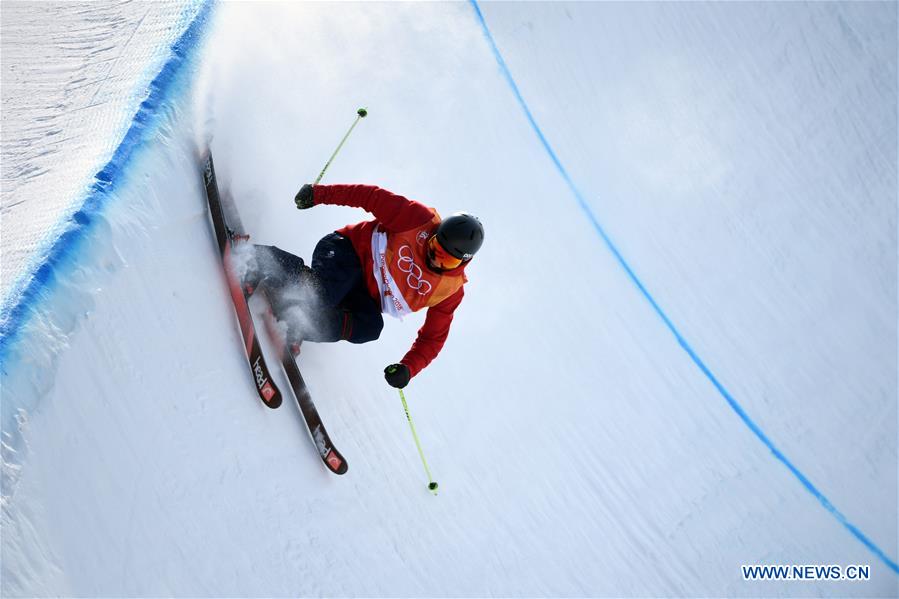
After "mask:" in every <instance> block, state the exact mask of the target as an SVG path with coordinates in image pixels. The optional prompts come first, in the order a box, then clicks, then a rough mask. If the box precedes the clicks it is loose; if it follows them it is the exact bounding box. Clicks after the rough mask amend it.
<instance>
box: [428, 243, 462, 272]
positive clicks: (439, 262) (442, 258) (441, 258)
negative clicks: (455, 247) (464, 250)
mask: <svg viewBox="0 0 899 599" xmlns="http://www.w3.org/2000/svg"><path fill="white" fill-rule="evenodd" d="M428 260H430V261H431V265H432V266H435V267H437V268H439V269H440V270H452V269H454V268H456V267H457V266H459V265H460V264H462V258H456V257H455V256H453V255H452V254H450V253H449V252H447V251H446V250H445V249H443V246H442V245H440V242H438V241H437V236H436V235H431V238H430V239H429V240H428Z"/></svg>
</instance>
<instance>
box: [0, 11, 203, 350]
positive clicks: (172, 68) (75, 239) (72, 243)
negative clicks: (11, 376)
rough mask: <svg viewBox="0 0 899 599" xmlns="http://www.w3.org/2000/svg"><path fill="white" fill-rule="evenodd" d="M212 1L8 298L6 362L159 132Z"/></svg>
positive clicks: (0, 336)
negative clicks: (138, 154)
mask: <svg viewBox="0 0 899 599" xmlns="http://www.w3.org/2000/svg"><path fill="white" fill-rule="evenodd" d="M212 6H213V3H212V1H211V0H205V1H204V2H203V4H202V5H201V7H200V9H199V11H198V13H197V14H196V16H195V17H194V19H193V21H191V23H190V24H189V25H188V27H187V29H186V30H185V31H184V32H183V33H182V34H181V36H180V37H179V38H178V39H177V40H176V41H175V42H174V44H172V47H171V56H170V57H169V59H168V60H167V61H166V62H165V64H164V65H163V67H162V69H161V70H160V71H159V73H158V74H157V75H156V77H155V78H154V79H153V80H152V81H151V83H150V85H149V93H148V95H147V97H146V99H145V100H144V101H143V102H142V103H141V104H140V107H139V109H138V110H137V113H136V114H135V115H134V118H133V119H132V122H131V125H130V127H129V128H128V130H127V132H126V133H125V135H124V137H123V139H122V141H121V142H120V143H119V145H118V147H117V148H116V149H115V151H114V153H113V155H112V158H111V159H110V160H109V162H108V163H107V164H106V165H105V166H104V167H103V168H101V169H100V171H99V172H97V174H96V175H95V176H94V182H93V184H92V185H91V187H90V189H89V190H88V191H87V195H86V197H85V199H84V202H83V203H82V205H81V207H80V208H79V209H78V210H77V211H76V212H75V213H74V214H73V215H72V216H71V218H70V219H69V221H68V222H67V223H66V224H65V225H64V228H63V229H62V231H61V233H60V234H59V236H58V237H57V238H56V240H55V241H53V243H52V246H51V247H50V249H49V250H48V252H47V254H46V257H45V258H44V259H43V260H42V262H41V263H40V265H39V266H37V268H36V269H35V271H34V274H33V276H31V278H30V280H29V281H28V282H27V284H25V286H24V288H23V289H22V291H21V293H15V294H11V295H10V297H8V298H7V300H6V301H7V302H8V304H7V305H4V306H3V311H2V313H0V361H4V362H6V360H7V358H8V354H9V350H10V347H11V346H12V345H13V344H14V343H15V341H16V339H17V338H18V337H19V334H20V332H21V330H22V327H23V326H24V325H25V324H26V323H27V321H28V319H29V318H30V317H31V316H32V315H33V314H34V312H35V310H36V307H37V305H38V304H39V303H40V301H41V298H42V297H44V296H45V294H46V292H47V291H48V290H49V289H50V288H51V287H52V285H53V282H54V280H55V278H56V276H57V274H59V272H60V268H64V266H65V265H67V264H69V263H70V262H71V261H72V260H73V259H74V257H75V256H76V255H77V253H78V249H79V247H80V246H81V244H82V242H83V241H84V239H85V238H86V237H87V236H88V235H89V234H90V232H91V231H92V229H93V227H94V225H95V223H96V222H97V217H98V216H99V215H101V214H102V212H103V210H104V209H105V207H106V205H107V204H108V202H109V201H110V198H111V197H112V194H113V193H114V192H115V190H116V188H117V187H118V185H119V183H120V180H121V174H122V173H123V171H124V170H125V169H126V168H127V167H128V164H129V163H130V161H131V159H132V157H133V156H134V153H135V151H136V150H137V149H138V148H139V147H140V146H141V144H142V143H143V142H144V141H145V140H147V139H149V138H150V136H151V135H152V134H153V131H154V128H155V126H156V124H157V121H158V113H159V108H160V107H161V106H162V105H163V103H164V102H165V101H166V100H167V98H168V96H169V92H170V90H171V87H172V83H173V81H174V80H175V79H176V77H177V76H178V75H179V74H180V73H181V72H183V68H184V66H185V65H186V64H188V63H189V62H190V60H191V58H192V56H193V55H194V51H195V49H196V48H197V46H198V45H199V42H200V41H201V40H202V36H203V32H204V29H205V25H206V23H207V21H208V17H209V15H210V12H211V10H212ZM135 30H136V29H135ZM132 35H133V32H132ZM113 66H114V65H113ZM107 76H108V73H107ZM98 91H99V90H98ZM96 93H97V92H95V94H96Z"/></svg>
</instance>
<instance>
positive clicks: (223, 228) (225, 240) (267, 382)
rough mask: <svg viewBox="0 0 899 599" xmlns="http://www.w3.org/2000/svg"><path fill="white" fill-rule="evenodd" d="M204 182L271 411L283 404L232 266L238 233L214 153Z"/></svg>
mask: <svg viewBox="0 0 899 599" xmlns="http://www.w3.org/2000/svg"><path fill="white" fill-rule="evenodd" d="M203 183H204V185H205V187H206V200H207V202H208V203H209V215H210V217H211V218H212V227H213V229H214V230H215V238H216V241H218V245H219V252H220V254H221V258H222V265H223V266H224V270H225V278H226V279H227V281H228V289H229V291H230V292H231V300H232V301H233V302H234V310H235V312H236V314H237V320H238V322H239V324H240V332H241V334H242V335H243V339H244V349H245V350H246V353H247V360H248V361H249V366H250V373H251V375H252V377H253V382H254V383H255V385H256V391H257V392H258V393H259V398H260V399H261V400H262V403H264V404H265V405H266V406H268V407H270V408H277V407H278V406H280V405H281V392H280V391H279V390H278V387H276V386H275V384H274V382H273V381H272V377H271V375H270V374H269V371H268V366H266V364H265V357H264V356H263V355H262V348H261V347H260V345H259V339H258V338H257V337H256V327H255V326H254V324H253V316H252V315H251V314H250V307H249V305H248V304H247V297H246V294H245V293H244V290H243V288H242V286H241V284H240V280H239V279H238V277H237V275H235V274H234V270H233V268H232V266H231V251H232V248H233V246H234V234H235V232H234V230H233V229H231V228H229V223H228V221H227V220H226V219H225V212H224V209H223V207H222V200H221V198H220V196H219V189H218V183H217V181H216V178H215V166H214V165H213V162H212V153H211V152H210V153H207V155H206V157H205V159H204V160H203Z"/></svg>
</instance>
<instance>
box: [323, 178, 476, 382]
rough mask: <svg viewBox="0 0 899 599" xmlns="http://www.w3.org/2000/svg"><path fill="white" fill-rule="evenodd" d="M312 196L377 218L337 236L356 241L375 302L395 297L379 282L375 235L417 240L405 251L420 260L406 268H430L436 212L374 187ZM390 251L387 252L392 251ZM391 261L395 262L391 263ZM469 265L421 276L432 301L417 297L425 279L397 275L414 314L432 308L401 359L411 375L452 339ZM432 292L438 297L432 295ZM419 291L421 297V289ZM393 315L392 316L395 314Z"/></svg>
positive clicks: (327, 189)
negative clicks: (430, 240)
mask: <svg viewBox="0 0 899 599" xmlns="http://www.w3.org/2000/svg"><path fill="white" fill-rule="evenodd" d="M313 198H314V200H315V204H316V205H319V204H335V205H340V206H351V207H354V208H362V209H363V210H365V211H367V212H370V213H371V214H372V215H374V217H375V220H371V221H365V222H361V223H357V224H354V225H347V226H346V227H344V228H342V229H340V230H339V231H337V232H338V233H340V234H341V235H344V236H346V237H348V238H349V239H350V241H351V242H352V244H353V248H354V249H355V250H356V254H358V255H359V260H360V262H361V263H362V271H363V273H364V276H365V284H366V287H367V289H368V292H369V293H370V294H371V296H372V297H373V298H375V299H376V300H381V303H382V306H384V305H386V302H388V301H389V299H390V298H389V297H387V298H386V299H385V296H391V295H394V294H391V293H390V291H389V290H387V291H382V288H383V287H384V282H383V281H382V282H381V287H379V281H378V280H377V279H376V278H375V272H376V269H375V264H374V262H375V259H374V253H373V249H372V242H373V239H372V236H373V234H374V235H376V236H377V235H379V234H380V235H381V236H383V233H386V237H385V239H390V240H392V241H394V242H396V240H399V239H403V240H411V239H415V238H416V237H417V238H418V243H415V242H411V241H410V242H409V243H407V244H406V245H404V247H402V248H401V249H402V250H406V251H407V252H409V251H411V252H414V253H415V256H416V258H415V261H414V262H413V261H408V262H406V263H405V264H408V265H410V266H411V267H412V268H417V266H416V264H417V263H421V264H426V261H425V259H424V252H425V251H426V244H425V243H424V241H426V236H430V235H433V234H434V232H435V231H436V228H437V225H438V224H439V223H440V217H439V215H438V214H437V212H436V210H434V209H433V208H429V207H427V206H425V205H424V204H421V203H419V202H416V201H413V200H410V199H407V198H404V197H403V196H400V195H396V194H394V193H391V192H389V191H387V190H385V189H381V188H380V187H375V186H373V185H316V186H315V188H314V190H313ZM390 251H391V250H388V252H390ZM390 255H391V258H392V257H394V256H393V254H392V253H391V254H390ZM391 263H393V261H392V260H391ZM467 264H468V263H466V262H464V263H462V265H461V266H459V267H458V268H455V269H453V270H451V271H447V272H446V273H437V272H434V271H431V270H424V271H423V272H421V273H420V274H421V275H422V276H423V277H424V278H425V279H426V281H425V282H424V285H425V286H426V287H425V291H427V292H429V295H428V297H427V298H421V297H418V295H416V293H415V291H416V290H417V289H420V288H421V287H422V280H421V279H413V280H412V281H411V283H412V284H417V286H416V287H409V286H408V285H407V284H406V281H405V279H404V278H403V277H397V278H398V279H399V280H400V287H401V289H399V292H400V293H397V294H395V295H397V296H400V295H405V296H408V299H409V300H410V301H409V302H408V303H407V302H405V301H403V302H402V303H403V306H405V308H406V309H407V310H411V311H417V310H419V309H421V308H423V307H427V310H428V311H427V315H426V317H425V322H424V325H422V327H421V329H419V331H418V337H417V338H416V339H415V342H414V343H413V344H412V348H411V349H410V350H409V352H408V353H406V355H405V356H404V357H403V359H402V360H401V362H402V363H403V364H405V365H406V366H408V367H409V371H410V373H411V375H412V376H415V375H416V374H418V373H419V372H421V370H422V369H424V368H425V367H426V366H427V365H428V364H430V363H431V361H432V360H433V359H434V358H436V357H437V354H439V353H440V350H441V349H442V348H443V344H444V342H445V341H446V338H447V336H448V335H449V330H450V324H452V322H453V312H455V310H456V307H458V305H459V304H460V303H461V302H462V297H463V296H464V291H463V287H462V285H463V284H464V283H465V281H466V280H467V279H466V278H465V273H464V271H465V267H466V266H467ZM383 266H384V265H383V261H382V267H383ZM423 268H424V269H426V268H427V267H423ZM393 271H394V272H393V273H392V274H394V275H401V274H402V273H407V272H409V271H408V270H401V272H396V269H395V268H393ZM383 272H384V273H385V274H390V273H387V269H386V268H385V270H384V271H383ZM406 278H408V277H406ZM432 288H433V294H431V293H430V292H431V290H432ZM393 289H397V288H396V287H394V288H393ZM418 293H419V294H420V293H421V291H419V292H418ZM388 307H389V306H388ZM389 311H391V312H393V310H389Z"/></svg>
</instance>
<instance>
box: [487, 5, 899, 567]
mask: <svg viewBox="0 0 899 599" xmlns="http://www.w3.org/2000/svg"><path fill="white" fill-rule="evenodd" d="M469 2H470V3H471V6H472V8H474V11H475V14H476V15H477V18H478V21H479V23H480V25H481V29H482V30H483V32H484V37H485V38H486V39H487V42H488V43H489V44H490V48H491V49H492V50H493V56H494V57H495V58H496V62H497V63H499V67H500V70H501V72H502V74H503V77H504V78H505V80H506V83H508V84H509V87H510V88H512V92H513V93H514V94H515V98H516V99H517V100H518V104H519V105H520V106H521V109H522V110H523V111H524V114H525V117H527V119H528V122H529V123H530V124H531V128H532V129H533V130H534V133H536V134H537V137H538V138H540V143H541V144H542V145H543V148H544V149H545V150H546V153H547V154H549V157H550V158H551V159H552V161H553V164H555V165H556V169H557V170H558V171H559V174H560V175H562V178H563V179H565V183H567V184H568V188H569V189H570V190H571V193H572V194H574V197H575V199H577V203H578V205H580V207H581V209H582V210H583V211H584V214H585V215H586V217H587V219H588V220H589V221H590V222H591V223H592V224H593V228H594V229H595V230H596V232H597V233H598V234H599V236H600V237H601V238H602V240H603V241H604V242H605V244H606V247H608V248H609V250H610V251H611V252H612V254H613V255H614V256H615V259H616V260H617V261H618V264H619V265H621V267H622V268H623V269H624V271H625V272H626V273H627V276H628V277H629V278H630V280H631V281H632V282H633V283H634V285H636V286H637V289H639V290H640V293H641V294H643V297H644V298H646V300H647V301H648V302H649V303H650V305H651V306H652V309H653V310H655V312H656V314H657V315H658V316H659V317H660V318H661V319H662V321H663V322H664V323H665V326H666V327H668V330H670V331H671V333H672V334H673V335H674V337H675V339H677V342H678V344H680V346H681V347H682V348H683V349H684V351H685V352H687V355H689V356H690V359H691V360H693V363H694V364H696V366H698V367H699V370H701V371H702V373H703V374H704V375H705V376H706V378H708V379H709V381H711V383H712V384H713V385H714V386H715V388H716V389H717V390H718V392H719V393H720V394H721V396H722V397H724V399H725V400H726V401H727V403H728V405H730V407H731V408H732V409H733V410H734V412H736V413H737V416H739V417H740V420H742V421H743V423H744V424H745V425H746V426H747V427H749V430H751V431H752V432H753V433H754V434H755V436H756V437H758V439H759V440H760V441H761V442H762V443H764V444H765V446H766V447H767V448H768V449H769V450H770V451H771V453H773V454H774V457H775V458H777V459H778V460H779V461H780V462H781V463H782V464H783V465H784V466H786V467H787V469H788V470H789V471H790V472H792V473H793V475H794V476H795V477H796V478H797V479H798V480H799V482H801V483H802V486H804V487H805V488H806V490H807V491H808V492H809V493H811V494H812V495H814V497H815V498H816V499H817V500H818V501H819V502H820V503H821V505H823V506H824V508H825V509H826V510H827V511H828V512H830V513H831V515H832V516H833V517H834V518H836V519H837V521H838V522H839V523H840V524H842V525H843V526H844V527H845V528H846V529H847V530H848V531H849V532H850V533H852V535H853V536H855V538H857V539H858V540H859V541H861V542H862V544H864V545H865V547H867V548H868V549H869V550H870V551H871V552H872V553H874V555H876V556H877V557H879V558H880V559H881V560H882V561H883V562H884V563H885V564H886V565H887V566H889V567H890V569H891V570H892V571H893V572H895V573H897V574H899V566H897V564H896V562H895V561H894V560H892V559H890V558H889V557H888V556H887V555H886V554H885V553H884V552H883V550H881V549H880V548H879V547H878V546H877V545H875V544H874V542H873V541H871V539H869V538H868V537H867V536H866V535H865V534H864V533H863V532H862V531H861V530H859V529H858V527H856V526H855V525H854V524H852V523H851V522H850V521H849V520H848V519H847V518H846V516H845V515H843V513H842V512H841V511H840V510H838V509H837V508H836V507H834V505H833V504H832V503H831V502H830V500H829V499H827V497H826V496H825V495H824V494H823V493H821V491H819V490H818V488H817V487H815V485H813V484H812V482H811V481H810V480H809V479H808V477H806V476H805V475H804V474H803V473H802V472H801V471H800V470H799V469H798V468H797V467H796V466H794V465H793V463H792V462H791V461H790V460H789V459H787V457H786V456H785V455H784V454H783V453H782V452H781V451H780V450H779V449H778V448H777V447H776V446H775V445H774V443H773V442H772V441H771V439H769V438H768V435H766V434H765V433H764V432H763V431H762V429H761V428H759V426H758V425H757V424H756V423H755V421H753V420H752V418H750V417H749V415H748V414H747V413H746V411H745V410H744V409H743V407H742V406H741V405H740V404H739V403H738V402H737V400H736V399H734V397H733V396H732V395H731V394H730V392H729V391H728V390H727V389H725V387H724V385H722V384H721V382H720V381H719V380H718V378H717V377H716V376H715V375H714V374H713V373H712V371H711V370H709V367H708V366H706V365H705V362H703V361H702V359H701V358H700V357H699V355H698V354H697V353H696V352H695V351H694V350H693V347H692V346H691V345H690V344H689V343H688V342H687V340H686V339H684V336H683V335H681V333H680V331H679V330H678V328H677V327H676V326H674V323H673V322H671V319H670V318H668V315H667V314H665V311H664V310H662V308H661V307H660V306H659V304H658V303H657V302H656V300H655V298H654V297H653V296H652V294H650V293H649V291H647V290H646V287H644V286H643V283H642V282H641V281H640V279H639V278H638V277H637V275H636V274H635V273H634V271H633V270H632V269H631V267H630V265H629V264H628V263H627V261H626V260H625V259H624V257H623V256H622V255H621V253H620V252H619V251H618V248H617V247H615V244H614V243H612V240H611V239H610V238H609V236H608V235H607V234H606V232H605V230H604V229H603V228H602V225H600V224H599V220H598V219H597V218H596V215H595V214H594V213H593V210H592V209H591V208H590V205H589V204H587V201H586V200H585V199H584V196H583V194H582V193H581V192H580V190H579V189H578V188H577V186H576V185H575V184H574V181H573V180H572V179H571V176H570V175H569V174H568V171H567V170H566V169H565V167H564V166H563V165H562V162H561V161H560V160H559V157H558V156H557V155H556V152H555V150H553V148H552V146H551V145H550V144H549V142H548V141H547V140H546V136H545V135H544V134H543V131H542V130H541V129H540V126H539V125H537V121H536V120H535V119H534V115H533V114H532V113H531V109H530V108H529V107H528V104H527V102H525V100H524V97H522V95H521V91H520V90H519V89H518V85H517V84H516V83H515V79H514V78H513V77H512V72H511V71H510V70H509V67H508V65H507V64H506V61H505V60H504V59H503V56H502V54H501V53H500V51H499V47H498V46H497V45H496V41H495V40H494V39H493V34H492V33H490V28H489V27H488V26H487V21H486V20H485V19H484V15H483V13H482V12H481V7H480V6H479V5H478V2H477V0H469Z"/></svg>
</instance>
